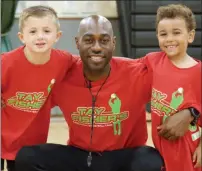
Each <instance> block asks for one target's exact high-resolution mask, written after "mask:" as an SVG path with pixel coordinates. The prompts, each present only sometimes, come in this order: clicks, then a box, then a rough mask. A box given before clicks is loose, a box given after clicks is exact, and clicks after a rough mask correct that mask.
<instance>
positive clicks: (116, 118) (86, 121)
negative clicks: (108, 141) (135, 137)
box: [71, 93, 129, 135]
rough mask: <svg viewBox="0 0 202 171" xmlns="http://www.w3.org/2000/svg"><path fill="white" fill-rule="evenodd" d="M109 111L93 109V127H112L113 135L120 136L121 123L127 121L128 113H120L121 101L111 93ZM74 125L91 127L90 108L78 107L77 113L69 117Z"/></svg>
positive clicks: (102, 108) (98, 108)
mask: <svg viewBox="0 0 202 171" xmlns="http://www.w3.org/2000/svg"><path fill="white" fill-rule="evenodd" d="M108 104H109V106H110V107H111V111H106V108H105V107H95V109H94V126H95V127H108V126H110V127H112V129H113V132H114V135H121V133H122V128H121V123H122V121H124V120H126V119H128V117H129V111H121V100H120V99H119V97H118V96H117V95H116V94H115V93H113V94H111V97H110V98H109V101H108ZM71 117H72V120H73V122H74V123H76V124H79V125H83V126H89V127H90V126H91V123H92V107H78V108H77V112H74V113H72V115H71Z"/></svg>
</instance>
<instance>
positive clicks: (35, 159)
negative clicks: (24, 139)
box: [16, 15, 191, 171]
mask: <svg viewBox="0 0 202 171" xmlns="http://www.w3.org/2000/svg"><path fill="white" fill-rule="evenodd" d="M76 45H77V48H78V50H79V53H80V57H81V60H79V61H78V62H76V63H75V65H74V66H73V67H72V69H71V71H70V72H69V73H68V74H67V75H66V77H65V79H64V81H63V83H62V84H60V85H57V86H56V87H55V93H54V97H53V98H54V101H55V103H56V104H57V105H58V106H60V108H61V110H62V111H63V113H64V116H65V119H66V121H67V123H68V126H69V131H70V133H69V135H70V138H69V142H68V146H63V145H56V144H45V145H39V146H33V147H24V148H23V149H22V150H20V152H19V153H18V156H17V158H16V169H17V171H55V170H59V171H66V170H69V171H76V170H81V171H87V170H89V171H90V170H95V171H103V170H104V171H121V170H124V171H137V170H139V171H140V170H141V171H160V170H161V169H162V167H163V165H164V164H163V159H162V158H161V156H160V154H159V153H158V152H157V151H156V150H155V149H154V148H152V147H148V146H145V143H146V141H147V127H146V118H145V104H146V103H147V102H148V101H149V100H150V94H151V80H152V71H151V69H150V68H149V67H147V66H146V65H145V64H144V63H143V62H141V60H140V61H139V60H132V59H125V58H112V54H113V51H114V49H115V37H114V35H113V30H112V25H111V23H110V22H109V21H108V20H107V19H106V18H104V17H102V16H96V15H95V16H90V17H87V18H85V19H83V20H82V21H81V23H80V26H79V31H78V36H77V37H76ZM180 115H181V117H180V118H179V119H178V120H177V121H176V122H175V123H174V122H173V121H172V120H171V122H169V121H168V122H166V125H163V126H162V127H161V128H162V132H161V133H162V135H163V131H164V132H165V133H166V134H170V130H169V129H170V125H171V124H178V123H179V122H181V124H178V125H180V126H184V127H186V126H187V125H188V124H189V123H188V124H187V122H188V121H187V120H188V119H190V118H191V116H190V113H189V112H188V110H185V111H183V112H181V113H180ZM177 116H179V115H177ZM173 117H174V116H173ZM182 118H183V119H182ZM179 120H180V121H179ZM176 130H177V131H176ZM181 130H184V129H175V130H171V131H172V132H171V133H172V134H173V135H176V134H178V133H179V131H181ZM181 132H182V131H181Z"/></svg>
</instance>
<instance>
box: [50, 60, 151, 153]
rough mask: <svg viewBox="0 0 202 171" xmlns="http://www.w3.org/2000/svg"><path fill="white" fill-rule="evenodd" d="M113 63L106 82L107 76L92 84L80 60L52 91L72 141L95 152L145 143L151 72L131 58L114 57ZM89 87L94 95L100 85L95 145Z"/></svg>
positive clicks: (73, 143)
mask: <svg viewBox="0 0 202 171" xmlns="http://www.w3.org/2000/svg"><path fill="white" fill-rule="evenodd" d="M110 65H111V72H110V75H109V77H108V79H107V80H106V82H105V84H103V82H104V81H105V79H106V78H104V79H102V80H99V81H95V82H92V83H91V85H89V83H88V82H87V81H86V80H85V78H84V75H83V65H82V62H81V61H78V62H77V63H76V64H75V66H73V67H72V70H70V72H68V75H67V76H66V77H65V80H64V81H63V82H62V84H60V85H59V86H58V88H56V89H55V91H53V94H54V100H55V103H57V105H58V106H59V107H60V109H61V110H62V111H63V114H64V117H65V119H66V121H67V123H68V126H69V142H68V144H69V145H73V146H75V147H78V148H81V149H84V150H91V151H94V152H102V151H110V150H116V149H122V148H129V147H136V146H139V145H145V143H146V141H147V125H146V117H145V104H146V103H147V102H148V101H149V99H150V93H151V76H152V73H151V72H150V71H149V70H148V68H147V67H146V65H144V64H143V63H141V62H140V63H138V62H137V61H136V60H132V59H126V58H125V59H124V58H122V59H121V58H112V60H111V62H110ZM102 84H103V86H102ZM101 86H102V88H101V89H100V87H101ZM89 87H92V88H91V91H92V94H93V95H96V94H97V92H98V91H99V89H100V91H99V93H98V95H97V98H96V102H95V107H94V111H95V114H94V130H93V137H92V145H90V136H91V118H92V117H91V116H92V95H91V92H90V90H89Z"/></svg>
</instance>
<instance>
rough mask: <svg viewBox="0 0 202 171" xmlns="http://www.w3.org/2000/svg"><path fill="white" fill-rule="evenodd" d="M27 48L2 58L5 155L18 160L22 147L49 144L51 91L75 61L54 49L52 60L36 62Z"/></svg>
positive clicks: (2, 111)
mask: <svg viewBox="0 0 202 171" xmlns="http://www.w3.org/2000/svg"><path fill="white" fill-rule="evenodd" d="M23 49H24V46H23V47H20V48H17V49H15V50H13V51H11V52H7V53H4V54H2V57H1V61H2V80H1V93H2V98H3V100H4V101H5V103H6V107H3V108H2V109H1V119H2V129H1V143H2V144H1V147H2V151H1V158H3V159H8V160H14V159H15V156H16V153H17V152H18V150H19V149H20V148H21V147H22V146H25V145H34V144H40V143H46V140H47V135H48V128H49V121H50V110H51V107H52V105H51V101H50V100H48V99H50V98H48V97H49V94H50V92H51V89H52V88H53V87H54V84H55V83H57V82H60V81H61V79H62V78H63V77H64V75H65V74H66V72H67V70H68V69H69V68H70V67H71V65H72V63H73V62H74V58H73V57H72V56H71V55H70V54H68V53H65V52H63V51H60V50H55V49H52V51H51V58H50V60H49V62H47V63H46V64H44V65H34V64H31V63H30V62H28V61H27V59H26V57H25V55H24V52H23ZM44 104H45V105H44ZM43 105H44V106H43ZM42 106H43V107H42ZM41 107H42V108H41Z"/></svg>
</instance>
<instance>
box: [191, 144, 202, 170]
mask: <svg viewBox="0 0 202 171" xmlns="http://www.w3.org/2000/svg"><path fill="white" fill-rule="evenodd" d="M193 162H194V163H195V165H194V168H197V167H201V166H202V158H201V143H200V144H199V146H198V147H197V148H196V150H195V152H194V155H193Z"/></svg>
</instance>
